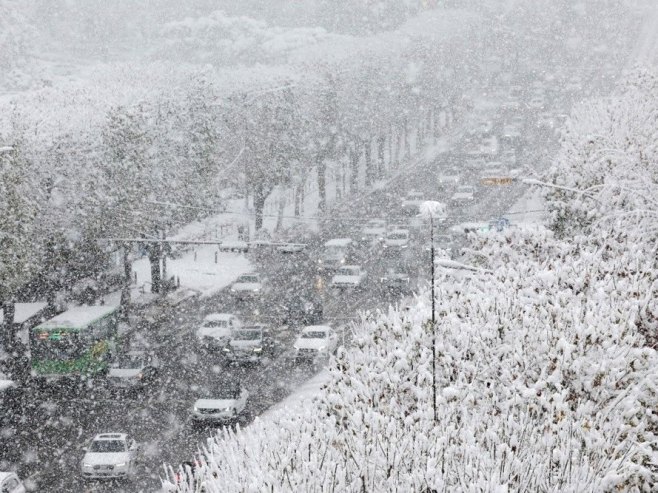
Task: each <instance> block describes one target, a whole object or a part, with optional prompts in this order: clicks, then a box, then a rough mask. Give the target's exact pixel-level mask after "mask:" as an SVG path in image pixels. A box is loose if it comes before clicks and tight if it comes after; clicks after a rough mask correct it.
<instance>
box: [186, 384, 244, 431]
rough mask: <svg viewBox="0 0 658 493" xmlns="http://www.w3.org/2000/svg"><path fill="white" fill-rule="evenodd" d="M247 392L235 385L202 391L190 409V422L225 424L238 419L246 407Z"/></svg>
mask: <svg viewBox="0 0 658 493" xmlns="http://www.w3.org/2000/svg"><path fill="white" fill-rule="evenodd" d="M248 398H249V392H247V391H246V390H245V389H243V388H242V387H240V386H237V385H223V386H222V385H219V386H217V388H214V389H208V390H205V391H204V397H203V398H201V399H197V400H196V401H195V402H194V407H193V408H192V422H193V423H196V424H203V423H227V422H231V421H234V420H236V419H237V418H238V416H239V415H240V413H242V412H243V411H244V408H245V407H246V406H247V399H248Z"/></svg>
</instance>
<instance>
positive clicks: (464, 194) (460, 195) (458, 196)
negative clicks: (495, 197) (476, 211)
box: [450, 185, 475, 204]
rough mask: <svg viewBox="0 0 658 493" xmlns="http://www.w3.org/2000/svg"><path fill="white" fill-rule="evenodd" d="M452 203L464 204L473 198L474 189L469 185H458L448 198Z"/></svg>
mask: <svg viewBox="0 0 658 493" xmlns="http://www.w3.org/2000/svg"><path fill="white" fill-rule="evenodd" d="M450 200H451V201H452V202H453V203H456V204H464V203H470V202H473V201H474V200H475V189H474V188H473V187H472V186H470V185H462V186H461V187H458V188H457V190H456V191H455V193H454V194H453V195H452V197H451V199H450Z"/></svg>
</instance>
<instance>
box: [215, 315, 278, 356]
mask: <svg viewBox="0 0 658 493" xmlns="http://www.w3.org/2000/svg"><path fill="white" fill-rule="evenodd" d="M273 347H274V346H273V342H272V340H271V339H270V337H269V331H268V328H267V326H265V325H262V324H255V325H246V326H244V327H241V328H239V329H234V330H233V331H232V333H231V340H230V341H229V343H228V345H227V346H226V347H225V348H224V353H225V354H226V358H227V359H228V361H231V362H236V363H260V362H261V359H262V357H263V356H264V355H271V354H272V350H273Z"/></svg>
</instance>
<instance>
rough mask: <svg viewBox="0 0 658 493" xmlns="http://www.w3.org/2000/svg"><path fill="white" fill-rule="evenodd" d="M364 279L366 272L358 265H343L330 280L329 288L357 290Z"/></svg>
mask: <svg viewBox="0 0 658 493" xmlns="http://www.w3.org/2000/svg"><path fill="white" fill-rule="evenodd" d="M365 279H366V271H365V270H363V269H362V268H361V266H360V265H344V266H342V267H340V268H339V269H338V270H337V271H336V275H334V277H332V278H331V287H332V288H339V289H347V288H358V287H361V286H362V285H363V282H364V281H365Z"/></svg>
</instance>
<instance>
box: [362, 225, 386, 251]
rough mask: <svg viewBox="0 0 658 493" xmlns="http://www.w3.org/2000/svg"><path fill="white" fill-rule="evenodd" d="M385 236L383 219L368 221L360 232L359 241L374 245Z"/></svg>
mask: <svg viewBox="0 0 658 493" xmlns="http://www.w3.org/2000/svg"><path fill="white" fill-rule="evenodd" d="M385 234H386V221H385V220H384V219H370V220H369V221H368V222H367V223H366V224H365V225H364V226H363V230H361V241H362V242H363V243H367V244H371V245H372V244H376V243H379V242H381V241H382V240H383V239H384V235H385Z"/></svg>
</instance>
